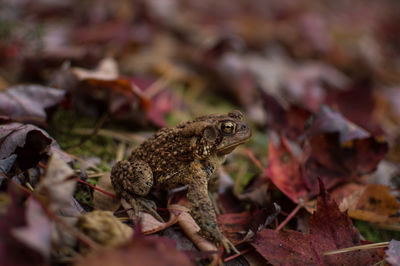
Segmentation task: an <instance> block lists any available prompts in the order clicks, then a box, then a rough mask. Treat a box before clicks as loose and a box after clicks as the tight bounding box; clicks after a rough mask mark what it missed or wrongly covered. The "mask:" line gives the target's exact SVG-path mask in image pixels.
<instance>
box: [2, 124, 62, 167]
mask: <svg viewBox="0 0 400 266" xmlns="http://www.w3.org/2000/svg"><path fill="white" fill-rule="evenodd" d="M53 143H55V141H54V140H53V139H52V138H51V137H50V136H49V135H48V134H47V133H46V132H45V131H44V130H42V129H40V128H38V127H36V126H34V125H29V124H28V125H23V124H20V123H17V122H12V123H7V124H1V123H0V160H2V159H6V158H8V157H9V156H10V155H12V154H17V156H18V157H17V158H16V162H17V163H18V166H19V168H20V169H21V170H26V169H29V168H31V167H34V166H36V165H37V163H38V162H39V161H40V160H41V159H43V158H46V157H47V156H48V154H47V153H48V152H49V151H50V150H51V145H52V144H53Z"/></svg>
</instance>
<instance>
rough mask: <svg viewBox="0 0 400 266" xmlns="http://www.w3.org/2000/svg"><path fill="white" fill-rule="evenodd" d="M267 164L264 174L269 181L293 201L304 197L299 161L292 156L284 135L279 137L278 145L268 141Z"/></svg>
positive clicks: (306, 192)
mask: <svg viewBox="0 0 400 266" xmlns="http://www.w3.org/2000/svg"><path fill="white" fill-rule="evenodd" d="M268 154H269V165H268V168H267V169H266V174H267V175H268V176H269V177H270V178H271V181H272V182H273V183H274V184H275V186H277V187H278V188H279V189H280V190H281V191H282V192H283V193H285V195H286V196H288V197H289V198H290V199H291V200H292V201H293V202H296V203H297V202H299V198H305V197H307V194H308V189H307V187H306V184H305V182H304V180H303V176H302V175H301V171H300V162H299V161H298V160H297V158H296V157H295V156H294V154H293V152H292V151H291V148H290V146H289V144H288V142H287V140H286V138H285V137H283V136H281V137H280V142H279V144H278V146H276V145H275V143H274V141H272V140H271V141H270V143H269V153H268Z"/></svg>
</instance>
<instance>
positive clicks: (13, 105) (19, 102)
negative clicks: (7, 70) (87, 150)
mask: <svg viewBox="0 0 400 266" xmlns="http://www.w3.org/2000/svg"><path fill="white" fill-rule="evenodd" d="M64 96H65V91H64V90H61V89H54V88H50V87H45V86H41V85H17V86H13V87H10V88H7V89H6V90H3V91H1V92H0V114H3V115H7V116H9V117H10V118H13V119H14V120H18V121H20V122H25V123H33V124H39V125H43V124H44V123H45V122H46V118H47V114H46V108H49V107H52V106H54V105H56V104H58V103H59V102H61V101H62V100H63V99H64Z"/></svg>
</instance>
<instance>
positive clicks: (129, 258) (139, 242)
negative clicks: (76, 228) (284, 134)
mask: <svg viewBox="0 0 400 266" xmlns="http://www.w3.org/2000/svg"><path fill="white" fill-rule="evenodd" d="M172 242H173V241H172V240H170V239H167V238H162V237H142V236H137V235H134V237H133V239H132V240H131V242H129V243H127V244H125V245H123V246H119V247H118V248H114V249H107V250H101V251H99V252H95V253H92V254H90V255H89V256H87V257H86V258H83V259H82V260H80V261H79V262H78V263H77V264H76V265H77V266H106V265H118V266H128V265H160V263H161V264H164V265H192V263H191V261H190V260H189V258H188V257H187V256H186V255H185V254H184V253H183V252H181V251H178V250H176V248H175V244H173V243H172Z"/></svg>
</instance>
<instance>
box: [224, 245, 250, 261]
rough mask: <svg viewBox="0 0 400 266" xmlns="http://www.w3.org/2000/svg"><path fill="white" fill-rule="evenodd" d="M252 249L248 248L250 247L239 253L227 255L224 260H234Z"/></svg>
mask: <svg viewBox="0 0 400 266" xmlns="http://www.w3.org/2000/svg"><path fill="white" fill-rule="evenodd" d="M250 250H251V249H249V248H248V249H245V250H242V251H240V253H239V254H235V255H232V256H229V257H227V258H225V259H224V262H228V261H230V260H233V259H235V258H237V257H239V256H242V255H243V254H246V253H248V252H249V251H250Z"/></svg>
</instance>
